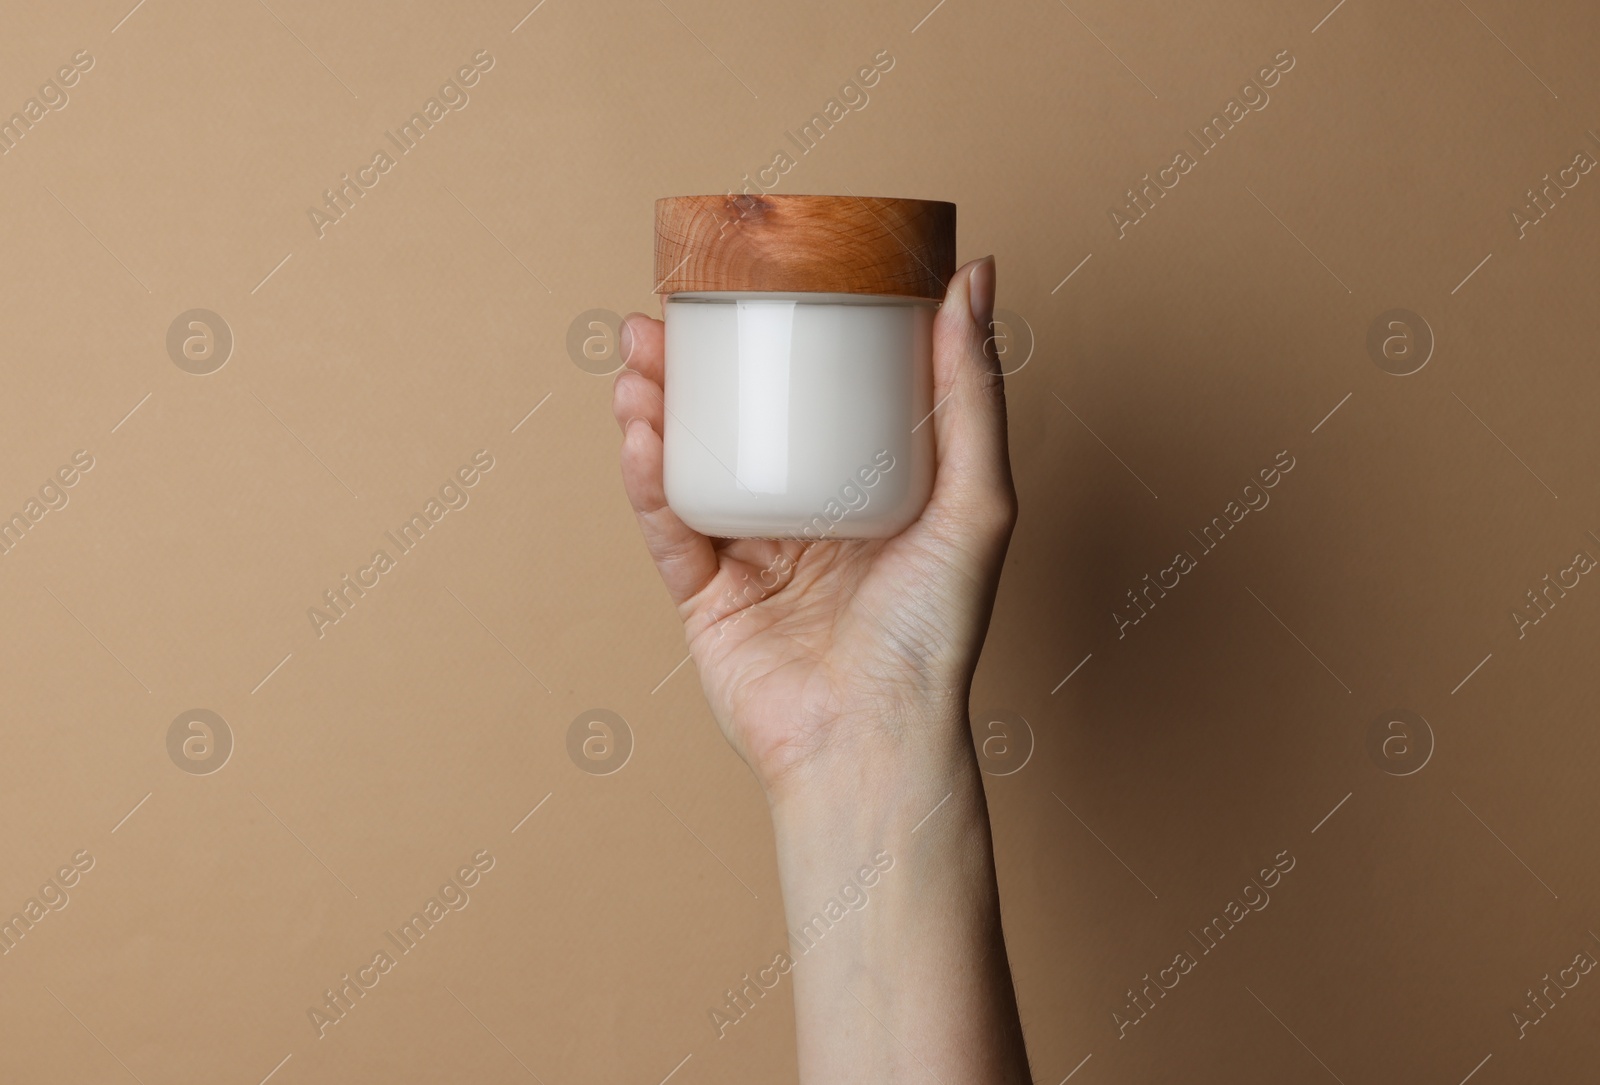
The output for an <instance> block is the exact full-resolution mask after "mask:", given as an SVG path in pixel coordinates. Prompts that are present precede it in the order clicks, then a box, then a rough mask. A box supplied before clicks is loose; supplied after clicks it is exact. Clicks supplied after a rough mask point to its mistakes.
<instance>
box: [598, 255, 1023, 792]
mask: <svg viewBox="0 0 1600 1085" xmlns="http://www.w3.org/2000/svg"><path fill="white" fill-rule="evenodd" d="M994 292H995V269H994V260H993V258H992V257H990V258H985V259H983V260H975V261H972V262H971V263H969V264H966V265H964V266H963V267H962V268H960V269H959V270H958V271H957V272H956V273H955V275H954V276H952V278H951V280H950V284H949V287H948V290H947V292H946V294H945V299H944V303H943V304H942V306H941V307H940V310H939V313H938V316H937V317H936V319H935V321H934V330H933V370H934V402H935V404H937V406H936V407H935V410H934V413H933V418H932V420H931V424H932V425H933V428H934V440H935V445H936V448H937V470H936V474H935V481H934V488H933V496H932V498H931V499H930V500H929V502H928V505H927V507H926V509H925V510H924V511H923V513H922V516H921V518H920V519H918V520H917V521H916V522H915V523H913V524H912V525H911V526H910V527H908V528H906V529H905V530H904V531H903V532H902V533H901V534H899V535H897V536H895V537H894V538H891V539H873V540H828V541H820V542H818V541H801V540H787V541H782V540H770V539H711V538H708V537H706V536H705V535H702V534H700V533H699V532H697V531H695V530H694V529H692V528H690V527H689V526H687V525H686V524H685V523H684V522H683V521H682V520H680V519H679V518H678V517H677V515H676V514H675V513H673V511H672V510H671V509H670V508H668V507H667V503H666V495H665V491H664V489H663V485H662V443H661V434H662V419H663V398H662V380H663V351H662V342H663V328H664V325H663V324H662V322H661V321H659V320H653V319H651V318H649V317H647V316H645V315H643V314H641V313H633V314H630V315H629V316H628V317H627V318H626V320H625V321H624V325H623V332H622V353H623V356H624V357H625V358H627V360H628V361H627V365H626V367H625V368H624V369H623V370H622V371H621V372H620V373H619V374H618V375H617V380H616V384H615V386H614V387H613V391H612V409H613V411H614V413H615V415H616V418H617V422H618V424H619V425H621V426H622V429H623V433H624V437H623V446H622V477H623V482H624V485H625V487H626V489H627V493H628V499H629V501H630V502H631V503H632V505H633V509H634V511H635V513H636V514H637V515H638V519H639V526H640V528H641V529H642V530H643V532H644V537H645V542H646V543H647V545H648V546H649V549H650V554H651V556H652V557H653V558H654V559H655V563H656V567H657V568H658V569H659V570H660V572H661V577H662V580H664V581H665V582H666V586H667V590H668V592H670V593H671V595H672V599H673V602H674V603H676V604H677V607H678V613H679V615H680V616H681V617H682V618H683V623H684V631H685V636H686V638H687V640H688V643H689V651H690V654H691V655H692V656H693V657H694V662H695V666H696V667H697V668H698V670H699V672H700V681H701V683H702V685H703V686H704V688H705V693H706V697H707V699H708V700H709V701H710V704H711V709H712V712H713V713H714V715H715V716H716V719H717V722H718V723H719V724H720V725H721V727H722V730H723V733H724V734H725V735H726V736H727V738H728V741H729V742H731V743H732V744H733V747H734V749H736V750H737V751H738V752H739V754H740V755H741V756H742V757H743V758H744V759H745V761H746V763H748V764H749V766H750V768H751V769H752V770H753V771H754V772H755V774H756V777H757V778H758V780H759V781H760V782H761V784H762V786H763V788H764V789H766V791H767V793H768V795H769V796H776V795H779V794H781V793H782V792H783V791H784V790H785V789H789V788H792V787H794V786H798V785H799V784H800V782H801V781H803V780H804V779H805V778H807V777H811V776H814V775H815V774H817V773H818V772H825V771H826V769H827V767H828V766H834V765H840V764H843V763H846V762H849V761H853V760H857V759H860V758H866V757H874V756H878V755H879V754H889V753H893V752H894V751H896V750H898V749H900V748H902V747H904V746H905V745H907V744H912V745H923V746H927V745H933V744H943V745H946V746H948V745H949V744H951V743H970V738H969V737H968V732H967V730H966V718H967V717H966V713H967V695H968V691H969V689H970V685H971V680H972V673H973V670H974V668H975V667H976V665H977V660H978V652H979V649H980V648H981V647H982V645H983V638H984V632H985V630H986V629H987V627H988V623H989V614H990V610H991V608H992V606H993V603H994V594H995V588H996V584H997V582H998V580H999V576H1000V566H1001V562H1002V560H1003V559H1004V557H1005V551H1006V546H1007V543H1008V542H1009V540H1010V537H1011V529H1012V526H1013V524H1014V523H1015V521H1016V515H1017V498H1016V491H1015V489H1014V487H1013V485H1012V480H1011V467H1010V461H1009V458H1008V455H1007V449H1006V411H1005V393H1004V384H1003V378H1002V377H1001V375H1000V369H999V363H998V360H997V358H996V357H995V353H994V351H993V350H992V349H991V348H990V347H989V345H988V340H989V324H990V320H991V316H992V312H993V307H994ZM930 732H937V733H930Z"/></svg>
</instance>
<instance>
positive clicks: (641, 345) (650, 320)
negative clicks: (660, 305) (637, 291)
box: [617, 313, 667, 386]
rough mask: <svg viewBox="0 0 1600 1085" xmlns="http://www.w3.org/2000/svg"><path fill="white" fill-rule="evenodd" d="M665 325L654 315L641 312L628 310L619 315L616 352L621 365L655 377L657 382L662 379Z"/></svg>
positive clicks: (661, 381)
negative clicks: (618, 354) (629, 311)
mask: <svg viewBox="0 0 1600 1085" xmlns="http://www.w3.org/2000/svg"><path fill="white" fill-rule="evenodd" d="M666 331H667V326H666V325H665V324H663V323H662V322H661V321H659V320H656V319H655V318H654V317H648V316H645V315H644V314H643V313H629V314H628V315H627V316H625V317H623V318H622V328H621V330H620V332H619V333H618V334H619V336H620V338H621V342H619V343H618V345H617V349H618V352H619V353H620V354H621V355H622V362H623V365H625V366H627V367H628V368H629V369H631V370H633V371H634V372H636V373H642V374H644V375H645V376H646V377H649V378H650V379H651V380H653V381H655V382H656V384H657V385H658V386H659V385H661V384H663V383H664V382H665V378H666V365H665V362H664V361H663V359H664V358H665V357H666V351H665V342H666Z"/></svg>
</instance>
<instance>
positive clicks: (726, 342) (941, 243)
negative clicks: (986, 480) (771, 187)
mask: <svg viewBox="0 0 1600 1085" xmlns="http://www.w3.org/2000/svg"><path fill="white" fill-rule="evenodd" d="M954 262H955V207H954V206H953V205H951V204H948V203H936V202H932V201H923V200H880V199H861V198H857V197H837V196H773V195H766V196H760V197H713V196H695V197H676V198H673V199H667V200H660V201H657V204H656V268H657V275H658V280H659V281H658V285H657V291H658V292H659V293H661V294H662V296H663V297H662V315H663V319H664V320H665V322H666V342H665V366H666V379H665V389H664V391H665V397H666V404H665V405H666V410H665V414H664V419H663V433H662V440H663V444H664V464H663V468H664V479H663V482H664V484H665V488H666V496H667V504H668V505H669V506H670V507H671V508H672V510H673V511H674V512H675V513H676V514H677V515H678V516H679V518H681V519H682V520H683V521H684V523H686V524H688V525H689V526H690V527H692V528H694V529H695V530H696V531H699V532H701V533H702V534H705V535H711V536H717V537H721V538H781V539H811V540H825V539H870V538H887V537H890V536H893V535H897V534H899V533H900V532H901V531H903V530H904V529H905V528H906V527H908V526H909V525H910V524H912V523H913V522H915V521H916V519H917V517H918V516H919V515H921V512H922V509H923V507H924V506H925V505H926V504H927V502H928V497H929V495H930V494H931V493H932V490H933V476H934V461H935V449H934V420H933V417H932V415H933V410H934V403H933V349H932V348H933V320H934V315H935V314H936V313H937V312H938V308H939V300H940V299H941V298H942V297H943V295H944V289H945V286H946V284H947V283H948V281H949V278H950V275H951V274H952V273H953V272H954Z"/></svg>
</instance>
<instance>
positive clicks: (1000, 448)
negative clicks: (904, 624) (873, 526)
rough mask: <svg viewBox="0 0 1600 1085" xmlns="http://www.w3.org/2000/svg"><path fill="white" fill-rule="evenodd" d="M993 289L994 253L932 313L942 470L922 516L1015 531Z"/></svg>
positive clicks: (965, 271) (965, 268) (953, 281)
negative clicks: (994, 336) (994, 335)
mask: <svg viewBox="0 0 1600 1085" xmlns="http://www.w3.org/2000/svg"><path fill="white" fill-rule="evenodd" d="M994 293H995V267H994V257H992V256H986V257H984V258H983V259H982V260H973V261H970V262H969V263H966V264H963V265H962V266H961V267H960V268H959V269H958V270H957V271H956V273H955V274H954V275H953V276H951V278H950V285H949V287H948V288H947V290H946V292H945V299H944V304H943V305H941V306H940V308H939V314H938V316H937V317H936V318H935V319H934V323H933V384H934V403H935V404H937V407H936V409H935V410H934V414H933V422H934V440H935V443H936V445H937V447H938V472H937V474H936V476H935V480H934V490H933V497H932V499H931V500H930V501H929V503H928V510H927V512H925V513H924V518H925V519H932V520H933V521H934V522H936V523H938V524H940V525H946V526H951V527H960V526H967V527H976V528H978V529H980V530H982V531H983V532H984V533H985V534H988V533H990V532H998V533H1003V534H1004V535H1005V536H1009V534H1010V531H1011V527H1012V525H1013V523H1014V522H1015V520H1016V503H1017V497H1016V490H1015V488H1014V486H1013V483H1012V478H1011V458H1010V454H1009V451H1008V449H1007V444H1006V398H1005V380H1004V378H1003V377H1002V376H1001V373H1000V361H999V358H998V356H997V354H996V352H995V350H994V348H993V345H992V344H991V343H990V342H989V336H990V329H989V324H990V321H991V320H992V318H993V314H994Z"/></svg>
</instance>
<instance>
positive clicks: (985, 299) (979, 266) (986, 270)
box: [967, 256, 994, 328]
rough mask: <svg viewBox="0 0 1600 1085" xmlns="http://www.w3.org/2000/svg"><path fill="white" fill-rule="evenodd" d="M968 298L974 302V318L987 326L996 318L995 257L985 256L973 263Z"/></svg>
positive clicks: (976, 321) (968, 283) (975, 321)
mask: <svg viewBox="0 0 1600 1085" xmlns="http://www.w3.org/2000/svg"><path fill="white" fill-rule="evenodd" d="M967 300H968V301H970V302H971V303H972V320H973V323H975V324H977V325H978V327H980V328H987V327H988V326H989V322H990V321H991V320H993V319H994V257H993V256H985V257H984V258H983V259H982V260H979V261H978V262H977V263H976V264H975V265H973V268H972V273H971V274H970V275H969V276H968V278H967Z"/></svg>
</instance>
